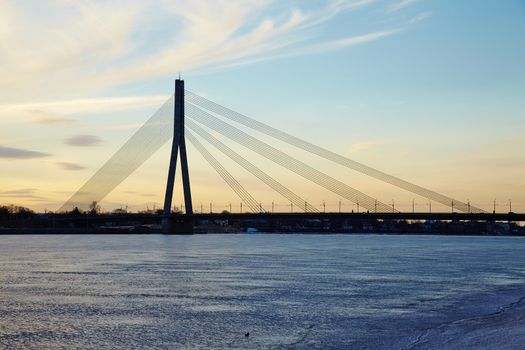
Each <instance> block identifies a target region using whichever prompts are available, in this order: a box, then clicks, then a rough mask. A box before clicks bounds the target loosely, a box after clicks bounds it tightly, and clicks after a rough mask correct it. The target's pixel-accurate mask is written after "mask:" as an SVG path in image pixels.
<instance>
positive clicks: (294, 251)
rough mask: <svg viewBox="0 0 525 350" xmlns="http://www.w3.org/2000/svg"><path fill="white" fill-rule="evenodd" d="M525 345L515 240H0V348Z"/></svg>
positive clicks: (522, 269)
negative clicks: (246, 334)
mask: <svg viewBox="0 0 525 350" xmlns="http://www.w3.org/2000/svg"><path fill="white" fill-rule="evenodd" d="M247 332H249V336H245V333H247ZM522 344H525V239H524V238H518V237H516V238H512V237H450V236H379V235H310V234H309V235H270V234H252V235H248V234H239V235H211V234H208V235H192V236H165V235H149V236H139V235H128V236H126V235H119V236H95V235H93V236H90V235H85V236H75V235H64V236H59V235H57V236H0V349H3V348H5V349H16V348H30V349H31V348H35V349H36V348H55V349H56V348H82V349H103V348H120V349H131V348H165V349H167V348H169V349H181V348H182V349H184V348H187V349H195V348H203V349H210V348H211V349H213V348H217V349H226V348H243V349H245V348H254V349H259V348H263V349H264V348H268V349H295V348H299V349H301V348H308V349H310V348H319V349H329V348H334V349H338V348H346V349H390V348H392V349H444V348H447V349H468V348H472V349H494V348H498V349H522V348H523V345H522Z"/></svg>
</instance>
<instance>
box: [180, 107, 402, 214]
mask: <svg viewBox="0 0 525 350" xmlns="http://www.w3.org/2000/svg"><path fill="white" fill-rule="evenodd" d="M186 115H187V116H189V117H190V118H192V119H193V120H196V121H198V122H199V123H201V124H203V125H206V126H207V127H210V128H211V129H213V130H215V131H218V132H220V133H221V134H223V135H224V136H226V137H228V138H230V139H231V140H233V141H235V142H237V143H239V144H241V145H243V146H245V147H247V148H250V149H251V150H252V151H255V152H256V153H259V154H260V155H262V156H264V157H266V158H268V159H270V160H272V161H273V162H275V163H276V164H279V165H281V166H283V167H285V168H286V169H288V170H290V171H293V172H295V173H296V174H298V175H300V176H302V177H304V178H306V179H308V180H310V181H312V182H314V183H316V184H318V185H319V186H322V187H324V188H326V189H327V190H329V191H331V192H333V193H336V194H337V195H339V196H341V197H343V198H346V199H348V200H350V201H352V202H354V203H359V204H360V205H362V206H363V207H365V208H367V209H368V210H372V211H373V210H375V209H376V208H377V209H378V210H379V211H385V212H387V211H392V209H391V207H390V206H388V205H386V204H384V203H381V202H379V201H376V200H374V199H373V198H371V197H369V196H367V195H366V194H364V193H362V192H360V191H358V190H356V189H353V188H352V187H350V186H348V185H346V184H344V183H342V182H341V181H339V180H336V179H334V178H332V177H330V176H329V175H326V174H324V173H322V172H320V171H318V170H317V169H314V168H312V167H311V166H309V165H307V164H305V163H303V162H301V161H299V160H297V159H294V158H293V157H290V156H289V155H287V154H285V153H284V152H282V151H279V150H277V149H276V148H274V147H272V146H270V145H268V144H266V143H264V142H262V141H259V140H257V139H256V138H254V137H253V136H250V135H248V134H246V133H245V132H243V131H241V130H240V129H238V128H236V127H234V126H232V125H229V124H228V123H226V122H224V121H222V120H220V119H219V118H217V117H215V116H213V115H211V114H209V113H207V112H205V111H203V110H201V109H200V108H199V107H197V106H195V105H193V104H191V103H190V104H188V105H187V106H186Z"/></svg>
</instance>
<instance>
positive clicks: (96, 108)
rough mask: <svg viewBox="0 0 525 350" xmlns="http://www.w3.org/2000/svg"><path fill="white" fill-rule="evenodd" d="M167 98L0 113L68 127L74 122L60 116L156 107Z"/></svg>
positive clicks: (24, 106) (21, 107)
mask: <svg viewBox="0 0 525 350" xmlns="http://www.w3.org/2000/svg"><path fill="white" fill-rule="evenodd" d="M167 98H168V97H167V96H118V97H98V98H82V99H72V100H58V101H49V102H31V103H18V104H4V105H0V112H3V114H4V115H12V114H17V115H18V114H22V115H35V114H36V115H39V116H40V117H37V119H34V121H35V122H37V123H39V124H48V125H49V124H51V125H57V124H60V125H69V124H74V123H76V121H75V120H73V119H69V118H64V117H62V116H61V115H72V114H81V113H99V112H110V111H120V110H127V109H134V108H142V107H149V106H156V105H159V104H160V103H162V102H165V101H166V99H167Z"/></svg>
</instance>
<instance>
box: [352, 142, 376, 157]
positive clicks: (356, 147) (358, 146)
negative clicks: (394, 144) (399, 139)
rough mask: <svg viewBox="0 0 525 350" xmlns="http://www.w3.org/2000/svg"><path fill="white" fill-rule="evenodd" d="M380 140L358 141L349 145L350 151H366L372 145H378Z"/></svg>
mask: <svg viewBox="0 0 525 350" xmlns="http://www.w3.org/2000/svg"><path fill="white" fill-rule="evenodd" d="M380 144H381V142H377V141H367V142H359V143H354V144H353V145H352V146H351V147H350V153H354V154H355V153H359V152H363V151H366V150H368V149H370V148H372V147H375V146H377V145H380Z"/></svg>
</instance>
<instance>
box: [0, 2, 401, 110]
mask: <svg viewBox="0 0 525 350" xmlns="http://www.w3.org/2000/svg"><path fill="white" fill-rule="evenodd" d="M374 2H375V1H374V0H353V1H352V0H330V1H321V2H316V3H313V6H312V4H309V5H306V4H303V3H301V2H299V3H297V4H295V7H292V8H286V7H283V6H282V4H281V3H280V2H278V1H271V0H242V1H241V0H232V1H227V2H222V1H221V2H212V1H202V0H178V1H157V2H146V1H139V0H132V1H128V2H126V6H122V3H121V2H120V1H104V2H67V6H66V5H65V3H64V2H42V1H31V0H29V1H28V2H24V3H19V2H2V3H1V4H0V53H1V54H0V75H2V77H3V78H2V80H1V81H0V88H2V91H3V94H2V96H0V103H2V100H3V101H4V103H5V101H13V100H18V101H20V102H23V101H24V100H27V99H29V98H28V97H29V96H31V99H33V98H34V96H39V98H40V99H41V100H44V101H49V100H56V99H59V98H61V97H62V98H64V97H66V98H69V99H70V100H71V102H72V104H71V105H67V104H66V105H64V104H62V105H61V106H44V107H45V108H47V109H50V110H51V109H53V108H54V109H58V107H63V109H68V108H72V109H74V107H73V106H74V104H76V105H82V108H83V110H87V111H90V108H87V107H86V105H85V104H82V101H79V100H78V97H79V96H88V95H91V96H93V95H94V94H99V93H100V92H101V91H104V90H106V91H107V90H108V89H111V88H114V87H116V86H119V85H122V84H126V83H130V82H137V81H141V80H146V79H147V80H151V79H154V78H157V77H163V76H167V75H173V74H174V73H175V72H176V71H194V72H195V71H198V70H202V69H210V68H213V67H224V66H227V65H229V66H234V65H236V64H248V63H250V62H253V63H255V62H260V61H262V60H265V59H275V58H277V57H285V56H287V55H289V54H290V53H292V54H293V52H298V53H301V54H311V53H317V52H320V51H321V50H323V49H325V50H333V49H334V48H341V47H345V46H346V45H347V44H352V45H353V44H357V43H364V42H366V41H364V40H361V41H359V40H357V41H355V40H354V41H352V40H351V39H352V38H346V39H336V40H334V39H332V40H330V38H325V39H320V38H319V37H318V34H319V32H318V31H316V28H318V27H320V26H321V25H323V24H324V23H326V22H328V21H330V20H331V19H333V18H334V17H336V16H338V15H340V14H341V13H344V12H348V11H357V10H359V9H361V8H364V7H366V6H368V5H370V4H372V3H374ZM399 6H401V5H399ZM27 7H31V9H32V11H27ZM307 7H308V8H307ZM387 31H388V29H387ZM369 34H370V35H372V36H373V35H374V32H373V33H369ZM366 35H367V34H366V33H365V34H364V35H362V36H360V37H361V39H363V38H366V37H367V36H366ZM383 37H386V35H383V36H380V37H377V38H375V39H374V40H377V39H379V38H383ZM354 39H355V38H354ZM344 40H349V41H348V43H345V42H344ZM312 41H316V42H317V43H318V44H319V45H312ZM49 43H52V45H50V44H49ZM35 57H38V59H35ZM63 102H64V101H62V102H61V103H63ZM90 102H94V101H90ZM73 103H74V104H73ZM104 107H108V105H107V104H104V103H102V104H96V107H94V108H98V109H101V108H104ZM79 108H80V107H79ZM70 112H74V111H70ZM57 113H61V112H60V111H59V112H57ZM61 115H67V113H62V114H61Z"/></svg>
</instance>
